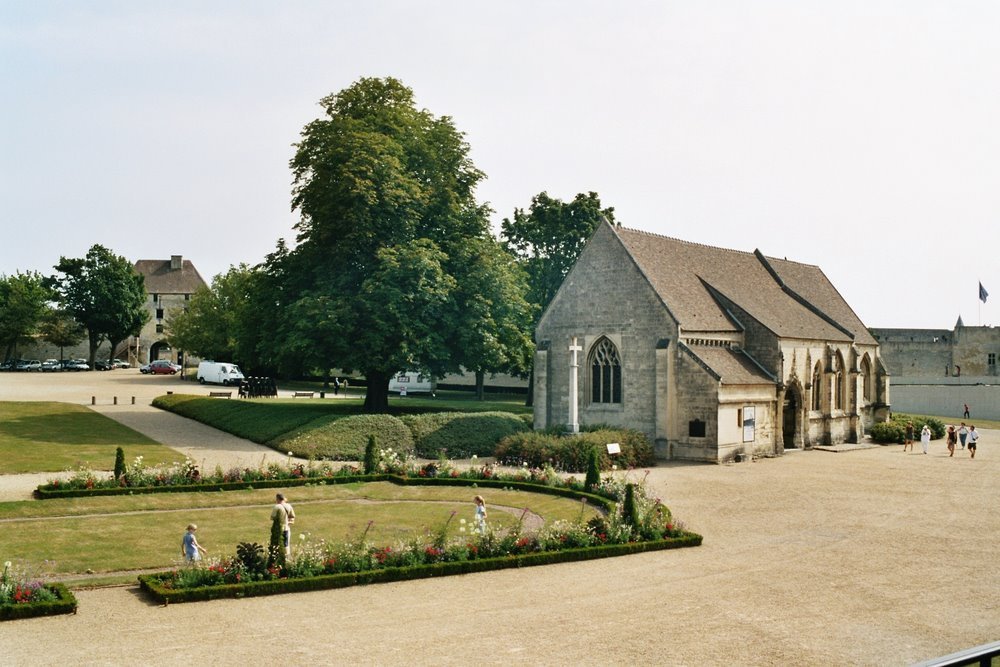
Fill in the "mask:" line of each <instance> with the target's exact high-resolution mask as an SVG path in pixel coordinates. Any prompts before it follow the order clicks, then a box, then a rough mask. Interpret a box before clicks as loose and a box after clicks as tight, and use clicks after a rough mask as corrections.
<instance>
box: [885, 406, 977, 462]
mask: <svg viewBox="0 0 1000 667" xmlns="http://www.w3.org/2000/svg"><path fill="white" fill-rule="evenodd" d="M966 409H968V408H966ZM913 433H914V427H913V422H906V432H905V434H904V436H903V451H904V452H905V451H906V449H907V447H909V449H910V451H911V452H912V451H913ZM978 441H979V431H977V430H976V427H975V425H974V424H971V425H969V426H966V425H965V422H962V425H961V426H960V427H959V428H957V429H956V428H955V427H954V426H951V425H949V426H948V431H947V433H946V434H945V442H946V443H947V445H948V456H954V455H955V446H956V445H958V444H959V443H961V446H962V449H966V448H968V450H969V457H970V458H973V459H974V458H976V443H977V442H978ZM930 444H931V429H930V426H928V425H927V424H924V426H923V428H921V429H920V448H921V449H923V451H924V454H926V453H927V451H928V450H929V449H930Z"/></svg>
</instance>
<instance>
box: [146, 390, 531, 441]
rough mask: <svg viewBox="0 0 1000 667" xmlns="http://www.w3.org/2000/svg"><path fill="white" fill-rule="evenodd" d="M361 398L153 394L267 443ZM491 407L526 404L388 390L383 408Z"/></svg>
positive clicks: (518, 408)
mask: <svg viewBox="0 0 1000 667" xmlns="http://www.w3.org/2000/svg"><path fill="white" fill-rule="evenodd" d="M362 403H363V400H362V399H361V398H338V399H317V398H313V399H309V398H297V399H296V398H259V399H252V400H240V401H220V400H215V399H211V398H206V397H205V396H195V395H188V394H171V395H169V396H160V397H158V398H157V399H156V401H155V402H154V405H157V406H158V407H163V408H166V409H168V410H170V411H171V412H175V413H177V414H179V415H181V416H182V417H187V418H189V419H194V420H196V421H199V422H201V423H203V424H207V425H209V426H212V427H214V428H217V429H220V430H222V431H226V432H227V433H232V434H233V435H236V436H239V437H241V438H246V439H247V440H251V441H253V442H257V443H260V444H267V443H269V442H271V441H273V440H275V439H276V438H278V437H279V436H282V435H284V434H286V433H290V432H292V431H294V430H295V429H298V428H300V427H302V426H304V425H306V424H308V423H309V422H311V421H313V420H316V419H319V418H321V417H328V416H337V415H339V416H342V417H347V416H350V415H357V414H361V407H362ZM493 410H498V411H502V412H513V413H515V414H530V413H531V410H532V408H530V407H526V406H525V405H524V397H523V396H519V397H507V398H506V399H504V400H489V401H477V400H475V398H474V396H472V395H471V394H469V393H467V392H439V394H438V397H437V398H430V397H424V396H421V397H419V398H417V397H407V398H399V397H396V396H394V395H390V398H389V412H390V414H395V415H401V414H409V413H425V412H486V411H493Z"/></svg>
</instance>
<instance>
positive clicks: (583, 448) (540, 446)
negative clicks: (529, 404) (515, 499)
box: [495, 429, 656, 472]
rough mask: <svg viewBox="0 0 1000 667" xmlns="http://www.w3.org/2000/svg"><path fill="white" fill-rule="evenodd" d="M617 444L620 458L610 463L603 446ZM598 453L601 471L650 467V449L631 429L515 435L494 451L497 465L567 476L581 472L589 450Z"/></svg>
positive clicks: (644, 438) (646, 441)
mask: <svg viewBox="0 0 1000 667" xmlns="http://www.w3.org/2000/svg"><path fill="white" fill-rule="evenodd" d="M612 442H617V443H618V444H619V445H621V454H617V455H615V457H614V458H613V459H612V457H611V456H610V455H608V451H607V447H606V445H607V444H608V443H612ZM593 448H597V450H598V452H599V453H600V465H601V468H602V469H603V470H607V469H609V468H611V466H612V465H617V466H618V467H620V468H637V467H642V466H651V465H654V463H655V461H656V459H655V457H654V455H653V447H652V445H650V443H649V439H648V438H647V437H646V435H645V434H644V433H642V432H640V431H636V430H633V429H601V430H597V431H591V432H589V433H576V434H566V435H561V434H554V433H545V432H540V431H532V432H526V433H516V434H514V435H511V436H508V437H506V438H504V439H503V440H501V441H500V444H498V445H497V448H496V450H495V455H496V457H497V460H498V461H501V462H503V463H507V464H511V465H517V464H518V463H522V462H526V463H527V464H528V465H530V466H533V467H540V466H543V465H545V464H546V463H549V464H551V465H553V466H554V467H556V468H559V469H560V470H565V471H567V472H585V471H586V470H587V456H588V453H589V452H590V450H591V449H593Z"/></svg>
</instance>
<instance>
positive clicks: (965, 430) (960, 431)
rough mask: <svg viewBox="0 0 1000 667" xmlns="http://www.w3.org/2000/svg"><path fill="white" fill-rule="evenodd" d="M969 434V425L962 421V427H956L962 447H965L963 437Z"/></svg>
mask: <svg viewBox="0 0 1000 667" xmlns="http://www.w3.org/2000/svg"><path fill="white" fill-rule="evenodd" d="M968 435H969V427H968V426H966V425H965V422H962V427H961V428H959V429H958V440H959V442H961V443H962V449H965V438H966V437H967V436H968Z"/></svg>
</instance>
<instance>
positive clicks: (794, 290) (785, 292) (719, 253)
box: [613, 227, 876, 345]
mask: <svg viewBox="0 0 1000 667" xmlns="http://www.w3.org/2000/svg"><path fill="white" fill-rule="evenodd" d="M613 231H614V233H615V234H616V236H617V237H618V238H619V239H620V240H621V242H622V244H623V245H624V247H625V248H626V250H627V251H628V253H629V254H630V255H631V256H632V258H633V259H634V260H635V262H636V264H637V265H638V267H639V269H640V270H641V271H642V272H643V273H644V274H645V276H646V279H647V280H648V281H649V283H650V285H652V287H653V289H654V290H656V292H657V293H658V295H659V296H660V298H661V299H662V301H663V302H664V303H665V304H667V305H668V307H669V308H670V311H671V312H672V313H673V315H674V317H675V318H676V319H677V320H678V324H679V325H680V326H681V328H682V329H684V330H685V331H686V332H737V331H740V330H741V325H740V323H738V322H736V321H735V320H734V319H733V317H732V315H731V314H730V313H727V311H726V310H725V308H724V307H723V305H722V304H723V300H722V299H719V298H717V297H723V298H724V299H726V300H729V301H731V302H732V303H734V304H736V305H737V306H739V308H741V309H743V310H744V311H746V313H748V314H749V315H750V316H751V317H753V318H754V319H756V320H757V321H758V322H760V323H761V324H762V325H763V326H765V327H767V328H768V329H769V330H771V331H772V332H774V334H775V335H777V336H780V337H783V338H804V339H811V340H826V341H845V342H846V341H850V340H852V339H853V340H855V341H857V342H859V343H865V344H871V345H875V344H876V342H875V339H874V338H872V337H871V334H870V333H869V332H868V330H867V329H866V328H865V326H864V324H862V323H861V320H860V319H859V318H858V317H857V315H855V314H854V311H853V310H852V309H851V307H850V306H849V305H847V302H846V301H844V299H843V297H842V296H841V295H840V293H839V292H837V290H836V289H835V288H834V287H833V285H832V284H831V283H830V281H829V280H827V278H826V276H825V275H824V274H823V272H822V271H821V270H820V269H819V267H816V266H811V265H807V264H799V263H796V262H789V261H787V260H779V259H775V258H769V257H765V256H764V255H763V254H761V253H760V252H755V253H748V252H742V251H738V250H729V249H726V248H716V247H713V246H707V245H701V244H698V243H690V242H688V241H681V240H679V239H674V238H670V237H667V236H660V235H657V234H650V233H648V232H643V231H638V230H633V229H625V228H622V227H614V228H613ZM713 292H714V293H715V294H713Z"/></svg>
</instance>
